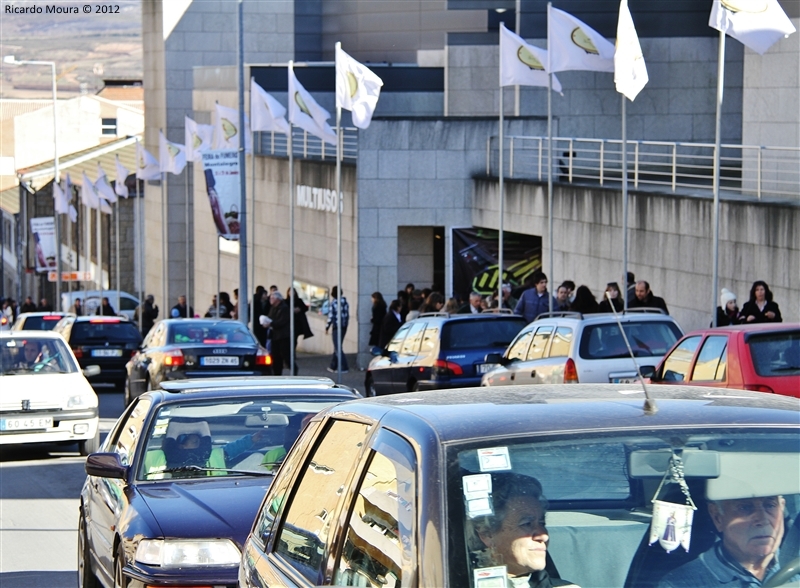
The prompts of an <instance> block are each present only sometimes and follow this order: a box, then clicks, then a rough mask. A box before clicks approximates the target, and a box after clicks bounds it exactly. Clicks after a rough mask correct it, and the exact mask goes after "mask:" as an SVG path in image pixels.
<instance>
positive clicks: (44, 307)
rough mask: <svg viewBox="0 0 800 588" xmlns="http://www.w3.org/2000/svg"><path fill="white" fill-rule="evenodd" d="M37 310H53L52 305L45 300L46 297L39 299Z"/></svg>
mask: <svg viewBox="0 0 800 588" xmlns="http://www.w3.org/2000/svg"><path fill="white" fill-rule="evenodd" d="M36 310H37V311H38V312H53V305H52V304H50V303H49V302H48V301H47V298H42V299H41V301H39V306H37V307H36Z"/></svg>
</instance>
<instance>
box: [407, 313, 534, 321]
mask: <svg viewBox="0 0 800 588" xmlns="http://www.w3.org/2000/svg"><path fill="white" fill-rule="evenodd" d="M521 318H522V316H521V315H518V314H510V313H507V312H502V313H501V312H481V313H478V314H448V313H446V312H430V313H422V314H421V315H420V316H418V317H417V318H415V319H412V320H410V321H408V322H409V323H413V322H415V321H420V320H425V321H430V320H431V319H434V320H435V319H439V320H441V321H442V322H450V321H474V320H479V319H490V320H498V319H505V320H509V319H521Z"/></svg>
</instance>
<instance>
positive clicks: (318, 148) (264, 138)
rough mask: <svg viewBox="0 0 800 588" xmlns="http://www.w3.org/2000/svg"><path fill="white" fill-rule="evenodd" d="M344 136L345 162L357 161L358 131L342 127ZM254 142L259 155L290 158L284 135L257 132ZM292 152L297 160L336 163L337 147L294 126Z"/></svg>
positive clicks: (343, 156)
mask: <svg viewBox="0 0 800 588" xmlns="http://www.w3.org/2000/svg"><path fill="white" fill-rule="evenodd" d="M342 135H343V145H342V148H343V153H342V158H343V160H345V161H355V160H356V159H357V155H358V129H357V128H356V127H342ZM254 142H255V150H256V154H257V155H277V156H283V157H289V152H288V151H287V145H288V138H287V137H286V135H284V134H283V133H275V132H257V133H256V139H255V141H254ZM292 151H293V152H294V156H295V157H297V158H302V159H316V160H320V161H336V146H335V145H331V144H329V143H325V142H324V141H323V140H322V139H320V138H319V137H317V136H316V135H312V134H311V133H309V132H307V131H305V130H303V129H301V128H299V127H294V126H293V127H292Z"/></svg>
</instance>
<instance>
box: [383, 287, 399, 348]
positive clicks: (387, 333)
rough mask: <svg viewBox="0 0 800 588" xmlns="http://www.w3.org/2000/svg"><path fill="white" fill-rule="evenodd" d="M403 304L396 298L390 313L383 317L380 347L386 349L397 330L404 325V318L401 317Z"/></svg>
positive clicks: (390, 305) (391, 305)
mask: <svg viewBox="0 0 800 588" xmlns="http://www.w3.org/2000/svg"><path fill="white" fill-rule="evenodd" d="M401 305H402V303H401V302H400V301H399V300H397V299H396V298H395V299H394V300H392V301H391V303H389V312H387V313H386V316H385V317H383V323H382V324H381V336H380V339H379V340H378V347H380V348H381V349H386V346H387V345H388V344H389V341H391V340H392V337H394V334H395V333H396V332H397V329H399V328H400V325H402V324H403V317H402V316H401V315H400V308H401Z"/></svg>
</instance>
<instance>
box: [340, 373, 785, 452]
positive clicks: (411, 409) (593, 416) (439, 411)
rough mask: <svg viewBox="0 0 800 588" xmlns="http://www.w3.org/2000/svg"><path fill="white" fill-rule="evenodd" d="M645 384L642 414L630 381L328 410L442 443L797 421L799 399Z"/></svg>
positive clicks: (478, 391)
mask: <svg viewBox="0 0 800 588" xmlns="http://www.w3.org/2000/svg"><path fill="white" fill-rule="evenodd" d="M648 390H649V392H650V395H651V397H654V398H656V406H657V409H658V410H657V411H656V413H655V414H651V415H647V414H645V411H644V393H643V391H642V388H641V386H640V385H636V384H632V385H626V384H620V385H613V384H553V385H537V386H507V387H506V386H504V387H501V388H486V387H482V388H465V389H453V390H434V391H429V392H410V393H406V394H396V395H390V396H382V397H377V398H368V399H363V400H357V401H354V402H348V403H346V404H344V405H341V406H340V407H338V408H337V409H333V410H334V411H341V412H344V413H346V414H356V415H357V414H359V413H362V414H363V415H364V416H366V417H368V418H376V419H382V420H383V421H384V422H386V423H387V424H386V426H390V427H391V428H393V429H394V430H400V431H416V432H417V433H418V434H420V435H424V436H428V435H429V433H430V432H431V431H432V432H433V433H434V434H435V435H436V436H437V437H438V439H439V440H440V442H443V443H447V442H459V441H466V440H471V439H480V438H487V439H490V438H498V437H502V436H509V437H511V438H514V437H519V436H527V435H531V434H547V433H563V432H566V431H582V432H592V431H594V432H596V433H603V432H609V431H619V430H625V429H635V430H641V429H643V428H650V427H652V428H658V429H666V430H675V429H678V428H681V427H688V426H690V427H692V428H695V429H696V428H703V427H709V426H725V425H730V426H737V427H740V426H743V425H751V426H757V425H765V426H783V427H787V426H788V427H793V428H797V427H798V426H800V400H798V399H796V398H791V397H788V396H778V395H772V394H764V393H759V392H746V391H741V390H729V389H723V388H697V387H694V386H685V385H676V386H669V385H660V386H657V387H655V386H654V387H651V388H649V389H648ZM734 423H735V424H734ZM412 434H413V433H412Z"/></svg>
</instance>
